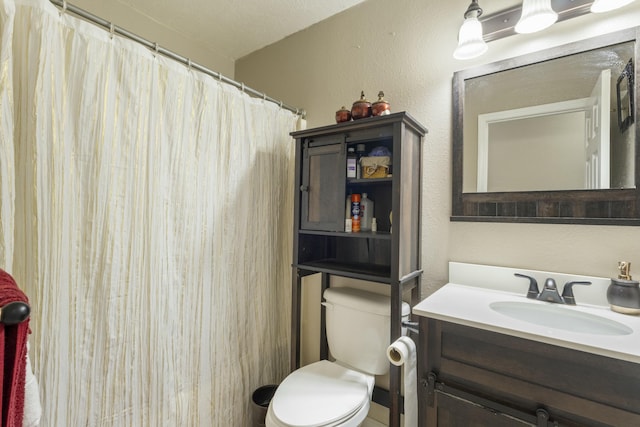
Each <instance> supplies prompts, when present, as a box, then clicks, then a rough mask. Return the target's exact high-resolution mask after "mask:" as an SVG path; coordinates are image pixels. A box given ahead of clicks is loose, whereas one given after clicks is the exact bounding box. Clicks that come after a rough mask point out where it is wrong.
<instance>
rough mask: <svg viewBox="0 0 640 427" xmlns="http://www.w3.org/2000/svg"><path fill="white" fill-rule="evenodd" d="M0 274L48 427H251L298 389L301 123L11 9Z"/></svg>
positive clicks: (46, 16)
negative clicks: (262, 395)
mask: <svg viewBox="0 0 640 427" xmlns="http://www.w3.org/2000/svg"><path fill="white" fill-rule="evenodd" d="M0 1H1V7H0V34H1V37H2V40H1V44H0V49H1V51H0V114H1V117H0V215H1V218H0V268H3V269H5V270H7V271H9V272H11V274H12V275H13V276H14V277H15V278H16V281H17V282H18V284H19V285H20V287H21V288H22V289H23V291H24V292H25V293H26V294H27V295H28V296H29V298H30V300H31V304H32V316H31V329H32V334H31V335H30V338H29V341H30V348H31V349H30V355H31V362H32V365H33V369H34V373H35V375H36V378H37V379H38V381H39V387H40V396H41V399H42V406H43V417H42V423H41V425H42V426H116V425H117V426H208V427H210V426H234V427H235V426H247V425H250V423H251V418H250V417H251V392H252V390H253V389H255V388H256V387H258V386H260V385H263V384H268V383H274V382H278V381H279V380H281V379H282V378H283V377H284V376H285V375H286V373H287V372H288V354H289V351H288V347H289V325H290V319H289V316H290V315H289V308H288V307H289V301H290V263H291V253H292V252H291V248H290V245H291V243H290V242H291V233H292V226H291V222H292V211H293V208H292V203H293V196H292V195H293V191H292V187H293V167H292V165H293V157H292V156H293V142H292V139H291V137H290V136H289V132H291V131H293V130H295V128H296V121H297V117H296V116H295V115H294V114H292V113H290V112H287V111H284V110H282V109H281V108H279V106H277V105H275V104H273V103H269V102H264V101H263V100H261V99H254V98H250V97H249V96H247V95H246V94H244V93H242V92H241V91H239V90H237V89H236V88H234V87H232V86H229V85H225V84H221V83H220V82H218V81H217V80H216V79H214V78H212V77H210V76H207V75H204V74H201V73H198V72H195V71H193V70H190V69H189V68H188V67H186V66H184V65H181V64H178V63H176V62H174V61H172V60H169V59H166V58H164V57H161V56H155V55H154V52H151V51H149V50H147V49H146V48H144V47H143V46H141V45H139V44H136V43H134V42H131V41H128V40H125V39H122V38H119V37H117V36H115V37H112V36H111V35H110V34H109V32H108V31H104V30H102V29H99V28H97V27H95V26H93V25H91V24H89V23H86V22H84V21H82V20H79V19H76V18H74V17H72V16H69V15H67V14H65V13H62V12H59V11H58V10H57V9H56V8H55V7H54V6H52V5H51V4H50V3H49V2H48V1H47V0H0Z"/></svg>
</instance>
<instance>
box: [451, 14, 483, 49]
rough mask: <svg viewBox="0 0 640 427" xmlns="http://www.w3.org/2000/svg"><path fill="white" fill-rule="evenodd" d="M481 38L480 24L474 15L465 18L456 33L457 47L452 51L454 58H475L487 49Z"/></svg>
mask: <svg viewBox="0 0 640 427" xmlns="http://www.w3.org/2000/svg"><path fill="white" fill-rule="evenodd" d="M487 49H488V47H487V44H486V43H485V41H484V39H483V38H482V24H481V23H480V21H478V18H476V17H475V16H472V17H469V18H466V19H465V20H464V22H463V23H462V26H461V27H460V32H459V33H458V47H457V48H456V50H455V51H454V52H453V57H454V58H455V59H471V58H476V57H478V56H480V55H482V54H483V53H485V52H486V51H487Z"/></svg>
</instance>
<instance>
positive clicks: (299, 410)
mask: <svg viewBox="0 0 640 427" xmlns="http://www.w3.org/2000/svg"><path fill="white" fill-rule="evenodd" d="M374 381H375V379H374V377H373V376H372V375H367V374H364V373H362V372H358V371H354V370H352V369H348V368H345V367H343V366H341V365H339V364H337V363H332V362H329V361H327V360H321V361H319V362H316V363H312V364H310V365H307V366H304V367H302V368H300V369H298V370H296V371H294V372H292V373H291V374H290V375H289V376H288V377H287V378H285V379H284V381H283V382H282V384H280V385H279V386H278V389H277V390H276V393H275V395H274V397H273V399H272V400H271V404H270V405H269V409H268V413H267V425H269V426H288V427H329V426H337V425H345V426H346V425H353V426H357V425H359V424H360V423H361V422H362V421H363V420H364V418H365V417H366V416H367V413H368V411H369V405H370V401H371V394H372V391H373V385H374ZM349 421H351V422H349Z"/></svg>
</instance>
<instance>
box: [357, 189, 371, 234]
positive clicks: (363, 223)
mask: <svg viewBox="0 0 640 427" xmlns="http://www.w3.org/2000/svg"><path fill="white" fill-rule="evenodd" d="M372 218H373V200H371V199H369V198H368V197H367V193H362V199H361V200H360V229H361V230H362V231H370V230H371V220H372Z"/></svg>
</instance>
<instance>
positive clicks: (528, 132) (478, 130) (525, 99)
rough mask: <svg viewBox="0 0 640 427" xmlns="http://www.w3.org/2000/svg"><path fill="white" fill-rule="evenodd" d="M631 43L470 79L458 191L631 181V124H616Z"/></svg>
mask: <svg viewBox="0 0 640 427" xmlns="http://www.w3.org/2000/svg"><path fill="white" fill-rule="evenodd" d="M634 48H635V43H634V42H627V43H621V44H617V45H614V46H607V47H604V48H601V49H595V50H591V51H588V52H583V53H580V54H575V55H571V56H567V57H563V58H557V59H554V60H553V61H546V62H542V63H536V64H532V65H529V66H525V67H520V68H516V69H511V70H505V71H501V72H498V73H494V74H490V75H483V76H479V77H475V78H471V79H467V80H466V81H465V106H464V117H465V121H464V141H465V144H464V153H465V156H464V172H463V177H464V178H463V191H464V192H486V191H488V192H498V191H552V190H585V189H607V188H633V187H634V186H635V182H634V165H633V160H634V155H635V146H634V143H635V129H633V128H632V127H631V128H627V129H621V128H620V127H619V126H618V110H617V104H618V100H617V94H618V91H617V82H618V77H619V76H621V75H623V74H624V71H625V67H626V65H627V63H628V62H629V60H630V58H633V57H634ZM625 93H626V92H625ZM627 111H628V110H627ZM474 118H477V119H474ZM474 153H475V154H476V155H475V156H474Z"/></svg>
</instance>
